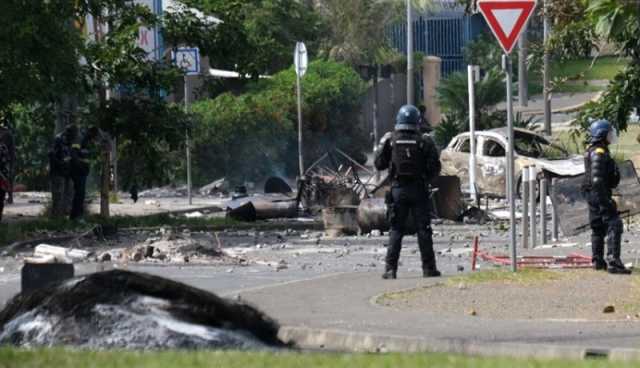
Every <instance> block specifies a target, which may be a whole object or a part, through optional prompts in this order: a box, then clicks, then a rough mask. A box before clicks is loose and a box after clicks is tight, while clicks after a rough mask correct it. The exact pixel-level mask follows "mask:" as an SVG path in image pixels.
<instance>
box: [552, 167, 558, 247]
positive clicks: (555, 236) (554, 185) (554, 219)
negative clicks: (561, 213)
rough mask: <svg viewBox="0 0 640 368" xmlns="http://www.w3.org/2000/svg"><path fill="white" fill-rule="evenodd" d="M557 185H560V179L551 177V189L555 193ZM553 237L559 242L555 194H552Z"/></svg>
mask: <svg viewBox="0 0 640 368" xmlns="http://www.w3.org/2000/svg"><path fill="white" fill-rule="evenodd" d="M556 185H558V179H556V178H553V179H551V190H550V192H551V193H553V192H554V191H555V190H556V188H557V187H556ZM551 198H552V200H551V238H552V240H553V241H554V242H557V241H558V239H559V237H558V213H557V212H556V206H554V205H553V196H551Z"/></svg>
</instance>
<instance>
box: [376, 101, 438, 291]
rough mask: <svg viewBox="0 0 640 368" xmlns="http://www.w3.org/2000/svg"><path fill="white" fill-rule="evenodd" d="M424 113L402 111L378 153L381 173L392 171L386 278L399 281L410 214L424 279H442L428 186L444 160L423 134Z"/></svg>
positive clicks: (389, 196)
mask: <svg viewBox="0 0 640 368" xmlns="http://www.w3.org/2000/svg"><path fill="white" fill-rule="evenodd" d="M419 122H420V112H419V111H418V109H417V108H416V107H415V106H412V105H406V106H403V107H402V108H400V110H399V111H398V115H397V117H396V126H395V131H394V132H389V133H387V134H386V135H385V136H384V137H383V138H382V140H381V141H380V144H379V146H378V147H377V148H376V152H375V156H376V157H375V166H376V168H377V169H378V170H386V169H389V177H390V179H391V191H390V193H388V194H387V206H388V211H389V213H388V216H389V221H390V223H391V231H390V233H389V238H390V239H389V247H388V249H387V257H386V260H385V261H386V268H385V273H384V275H382V278H384V279H395V278H396V273H397V270H398V260H399V258H400V250H401V248H402V237H403V236H404V235H405V233H406V230H407V229H405V226H406V223H407V218H408V217H409V213H411V214H412V215H413V219H414V221H415V228H416V231H417V234H418V245H419V248H420V255H421V259H422V271H423V276H424V277H438V276H440V271H438V269H437V268H436V259H435V255H434V253H433V240H432V230H431V217H430V209H431V206H430V200H429V193H428V190H427V185H428V184H429V183H430V181H431V180H432V179H433V178H435V177H437V176H438V175H439V174H440V169H441V165H440V157H439V154H438V150H437V148H436V145H435V143H434V142H433V140H431V138H429V136H428V135H421V133H420V132H419V130H418V129H419V126H418V123H419Z"/></svg>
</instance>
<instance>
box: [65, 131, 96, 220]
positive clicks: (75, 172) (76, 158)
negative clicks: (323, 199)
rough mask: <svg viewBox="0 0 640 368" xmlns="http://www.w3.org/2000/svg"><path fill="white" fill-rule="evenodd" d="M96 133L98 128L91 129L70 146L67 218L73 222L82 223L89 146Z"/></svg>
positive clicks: (88, 164)
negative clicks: (70, 188) (68, 214)
mask: <svg viewBox="0 0 640 368" xmlns="http://www.w3.org/2000/svg"><path fill="white" fill-rule="evenodd" d="M98 133H99V130H98V128H96V127H91V128H89V129H87V130H86V131H85V132H84V134H82V135H81V136H79V137H78V138H79V139H78V140H77V141H76V142H74V143H73V144H72V145H71V165H70V176H71V181H72V182H73V201H72V204H71V214H70V216H69V218H70V219H71V220H74V221H82V217H83V216H84V202H85V198H86V192H87V177H88V176H89V171H90V169H91V164H90V154H91V146H92V145H93V144H94V143H95V141H96V138H97V137H98Z"/></svg>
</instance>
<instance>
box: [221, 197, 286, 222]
mask: <svg viewBox="0 0 640 368" xmlns="http://www.w3.org/2000/svg"><path fill="white" fill-rule="evenodd" d="M226 206H227V217H229V218H232V219H235V220H240V221H248V222H253V221H257V220H266V219H272V218H295V217H297V216H298V202H297V201H296V200H295V199H291V198H289V197H286V196H279V195H271V196H252V197H247V198H241V199H237V200H232V201H229V202H227V205H226Z"/></svg>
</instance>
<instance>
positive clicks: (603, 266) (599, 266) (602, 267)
mask: <svg viewBox="0 0 640 368" xmlns="http://www.w3.org/2000/svg"><path fill="white" fill-rule="evenodd" d="M593 269H594V270H596V271H606V270H607V262H605V261H604V260H603V259H595V258H594V259H593Z"/></svg>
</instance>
